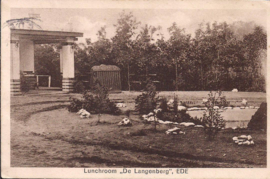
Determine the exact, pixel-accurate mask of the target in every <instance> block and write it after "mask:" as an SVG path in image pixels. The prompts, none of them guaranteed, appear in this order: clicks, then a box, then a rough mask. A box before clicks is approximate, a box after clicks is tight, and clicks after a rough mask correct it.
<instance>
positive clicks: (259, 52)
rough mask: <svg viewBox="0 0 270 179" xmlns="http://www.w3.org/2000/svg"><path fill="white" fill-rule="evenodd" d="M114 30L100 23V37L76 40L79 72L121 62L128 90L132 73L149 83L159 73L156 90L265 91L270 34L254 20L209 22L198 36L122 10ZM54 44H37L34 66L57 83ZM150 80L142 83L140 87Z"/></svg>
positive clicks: (122, 82) (56, 51)
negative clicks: (141, 19) (144, 21)
mask: <svg viewBox="0 0 270 179" xmlns="http://www.w3.org/2000/svg"><path fill="white" fill-rule="evenodd" d="M116 18H117V17H116ZM243 27H248V28H243ZM115 29H116V31H115V34H114V36H113V37H112V38H111V39H110V38H107V36H106V35H107V33H106V27H101V28H100V29H99V30H98V32H97V37H98V38H97V39H98V40H97V41H96V42H92V41H91V39H86V42H85V43H81V44H77V45H76V44H75V46H74V47H75V48H74V49H75V68H76V73H78V74H80V75H89V74H88V72H89V70H90V69H91V67H93V66H94V65H100V64H108V65H117V66H118V67H119V68H120V69H121V84H122V88H123V90H128V89H130V86H131V79H130V76H131V77H133V76H135V77H137V78H138V79H134V81H140V82H145V81H146V79H147V78H148V77H149V76H151V74H156V77H155V78H156V79H155V81H159V82H160V83H159V84H160V85H158V86H157V87H158V89H157V90H164V91H172V90H185V91H198V90H199V91H201V90H204V91H205V90H223V91H231V90H232V89H233V88H237V89H238V90H239V91H265V74H262V71H263V69H264V66H265V65H262V62H263V63H265V62H266V59H267V56H266V51H267V50H266V44H267V34H266V31H265V29H263V28H262V27H260V26H258V25H256V24H254V23H251V22H234V23H232V24H228V23H227V22H222V23H218V22H213V23H207V22H205V23H201V24H200V25H199V27H198V28H197V29H196V31H195V36H194V37H192V36H191V35H190V34H188V33H186V32H185V29H183V28H182V27H181V26H180V25H179V24H176V23H173V24H171V26H170V27H169V28H168V29H167V30H168V33H169V37H168V38H165V37H164V35H163V34H162V33H161V29H162V27H155V26H150V25H149V24H142V25H141V24H140V22H139V21H138V20H137V19H136V17H135V16H134V15H133V14H132V13H128V12H124V11H123V12H122V13H120V14H119V17H118V18H117V21H116V24H115ZM243 29H244V30H243ZM52 49H55V45H45V46H44V45H43V46H42V48H41V47H40V46H39V45H37V50H38V51H40V53H37V52H35V58H36V59H37V61H38V62H37V63H36V66H35V67H36V69H37V71H38V74H48V75H51V76H52V86H54V85H55V83H56V82H54V80H56V81H59V79H60V77H61V75H60V73H59V74H56V72H59V65H58V64H59V57H57V55H55V54H58V53H59V52H58V50H57V49H56V50H52ZM47 54H48V55H47ZM43 56H44V57H43ZM48 56H49V57H48ZM58 56H59V54H58ZM56 57H57V58H56ZM57 59H58V60H57ZM131 74H132V75H131ZM132 80H133V79H132ZM60 84H61V80H60ZM136 84H137V83H136ZM146 84H147V83H142V87H141V89H144V88H145V86H146Z"/></svg>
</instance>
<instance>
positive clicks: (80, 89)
mask: <svg viewBox="0 0 270 179" xmlns="http://www.w3.org/2000/svg"><path fill="white" fill-rule="evenodd" d="M84 91H85V86H84V84H83V82H82V81H77V82H75V84H74V92H75V93H83V92H84Z"/></svg>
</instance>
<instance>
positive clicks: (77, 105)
mask: <svg viewBox="0 0 270 179" xmlns="http://www.w3.org/2000/svg"><path fill="white" fill-rule="evenodd" d="M69 100H70V104H69V105H68V107H67V108H68V111H69V112H78V111H79V110H80V109H82V106H83V101H81V100H79V99H77V98H69Z"/></svg>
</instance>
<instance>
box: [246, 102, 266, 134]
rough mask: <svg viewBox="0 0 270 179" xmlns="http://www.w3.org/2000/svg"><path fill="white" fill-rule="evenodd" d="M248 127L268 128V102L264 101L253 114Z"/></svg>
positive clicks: (255, 128)
mask: <svg viewBox="0 0 270 179" xmlns="http://www.w3.org/2000/svg"><path fill="white" fill-rule="evenodd" d="M248 128H250V129H254V130H260V129H264V130H265V131H266V130H267V103H262V104H261V106H260V108H259V109H258V110H257V111H256V113H255V114H254V115H253V116H252V118H251V120H250V121H249V123H248Z"/></svg>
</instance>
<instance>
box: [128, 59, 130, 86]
mask: <svg viewBox="0 0 270 179" xmlns="http://www.w3.org/2000/svg"><path fill="white" fill-rule="evenodd" d="M129 77H130V74H129V63H128V91H130V79H129Z"/></svg>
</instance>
